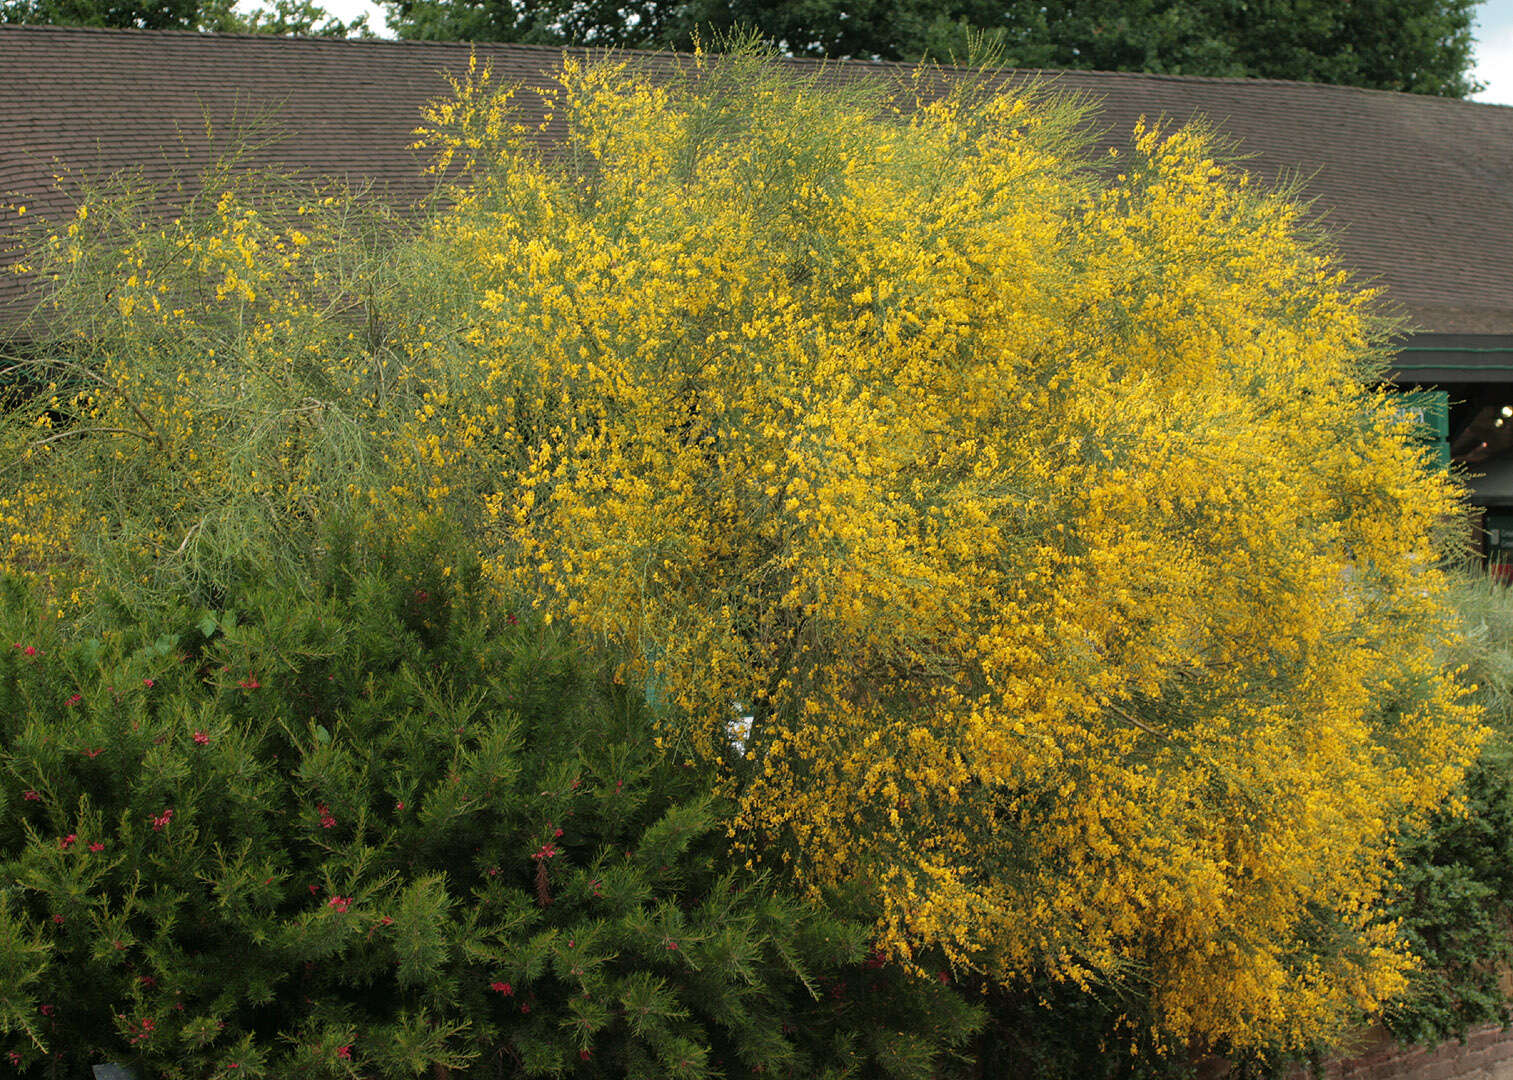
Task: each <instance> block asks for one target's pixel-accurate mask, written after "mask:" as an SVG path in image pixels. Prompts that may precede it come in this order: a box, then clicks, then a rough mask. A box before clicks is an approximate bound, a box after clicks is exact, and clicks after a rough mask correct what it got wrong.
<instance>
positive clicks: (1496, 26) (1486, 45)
mask: <svg viewBox="0 0 1513 1080" xmlns="http://www.w3.org/2000/svg"><path fill="white" fill-rule="evenodd" d="M1476 23H1477V29H1476V81H1477V82H1481V83H1486V84H1487V88H1486V89H1485V90H1483V91H1482V92H1481V93H1479V94H1477V95H1476V96H1475V97H1473V98H1472V99H1471V100H1472V101H1485V102H1487V103H1489V104H1493V105H1513V0H1486V3H1484V4H1482V6H1481V7H1480V8H1479V9H1478V11H1477V17H1476Z"/></svg>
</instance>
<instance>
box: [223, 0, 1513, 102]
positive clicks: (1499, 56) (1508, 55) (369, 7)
mask: <svg viewBox="0 0 1513 1080" xmlns="http://www.w3.org/2000/svg"><path fill="white" fill-rule="evenodd" d="M242 6H247V5H246V3H245V0H244V3H243V5H242ZM321 6H322V7H324V8H325V9H326V10H327V11H329V12H330V13H331V14H333V15H335V16H336V17H337V18H339V19H342V20H344V21H345V20H350V19H353V18H355V17H357V16H358V15H359V14H361V13H362V12H364V11H366V12H368V13H369V15H368V25H370V26H371V27H372V28H373V29H374V30H375V31H377V32H378V33H379V34H380V35H381V36H383V37H390V36H392V35H390V34H389V33H388V31H386V30H385V29H384V13H383V8H381V7H379V6H378V5H377V4H375V3H371V2H370V0H326V2H325V3H322V4H321ZM1476 22H1477V28H1476V70H1475V74H1476V81H1477V82H1480V83H1485V84H1486V87H1487V88H1486V89H1485V90H1483V91H1482V92H1481V93H1479V94H1477V95H1476V96H1475V97H1473V98H1472V99H1471V100H1473V101H1482V102H1486V103H1488V104H1493V105H1513V0H1484V2H1483V3H1482V5H1481V7H1480V8H1478V9H1477V19H1476Z"/></svg>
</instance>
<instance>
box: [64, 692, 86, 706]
mask: <svg viewBox="0 0 1513 1080" xmlns="http://www.w3.org/2000/svg"><path fill="white" fill-rule="evenodd" d="M83 700H84V695H83V694H75V695H74V696H73V697H71V698H69V699H68V700H67V701H65V702H64V703H63V704H65V705H68V706H70V707H72V706H74V705H77V704H79V702H81V701H83Z"/></svg>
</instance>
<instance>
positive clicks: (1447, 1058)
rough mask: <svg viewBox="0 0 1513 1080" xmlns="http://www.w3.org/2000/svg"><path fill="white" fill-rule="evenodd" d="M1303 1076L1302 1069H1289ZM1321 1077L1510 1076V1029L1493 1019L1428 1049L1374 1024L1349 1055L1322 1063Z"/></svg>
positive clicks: (1489, 1079)
mask: <svg viewBox="0 0 1513 1080" xmlns="http://www.w3.org/2000/svg"><path fill="white" fill-rule="evenodd" d="M1294 1076H1295V1077H1296V1080H1308V1078H1309V1076H1310V1073H1309V1072H1308V1070H1306V1069H1300V1070H1297V1071H1296V1072H1295V1073H1294ZM1323 1076H1324V1078H1325V1080H1513V1031H1504V1030H1503V1029H1502V1028H1501V1027H1500V1026H1499V1025H1497V1024H1489V1025H1487V1026H1485V1027H1479V1028H1474V1029H1473V1030H1472V1031H1470V1032H1469V1033H1468V1034H1467V1036H1466V1041H1465V1042H1464V1043H1460V1042H1448V1043H1445V1044H1444V1045H1442V1046H1439V1047H1436V1048H1435V1049H1433V1050H1425V1049H1424V1048H1423V1047H1419V1046H1399V1045H1397V1044H1396V1043H1394V1042H1393V1041H1392V1040H1391V1039H1389V1038H1388V1037H1387V1034H1386V1032H1384V1031H1381V1030H1377V1031H1374V1032H1371V1033H1369V1034H1367V1035H1365V1036H1364V1037H1363V1038H1362V1045H1361V1046H1360V1047H1359V1048H1358V1049H1356V1050H1354V1051H1352V1052H1351V1054H1350V1056H1348V1057H1342V1058H1336V1059H1334V1060H1331V1061H1329V1062H1328V1063H1327V1064H1326V1065H1325V1066H1324V1072H1323Z"/></svg>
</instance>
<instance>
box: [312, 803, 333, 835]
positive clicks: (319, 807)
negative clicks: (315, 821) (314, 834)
mask: <svg viewBox="0 0 1513 1080" xmlns="http://www.w3.org/2000/svg"><path fill="white" fill-rule="evenodd" d="M315 812H316V813H317V814H319V815H320V827H321V828H322V829H329V828H332V827H333V826H334V825H335V824H336V819H335V818H334V817H332V816H331V811H330V810H329V809H327V808H326V804H325V803H316V804H315Z"/></svg>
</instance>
